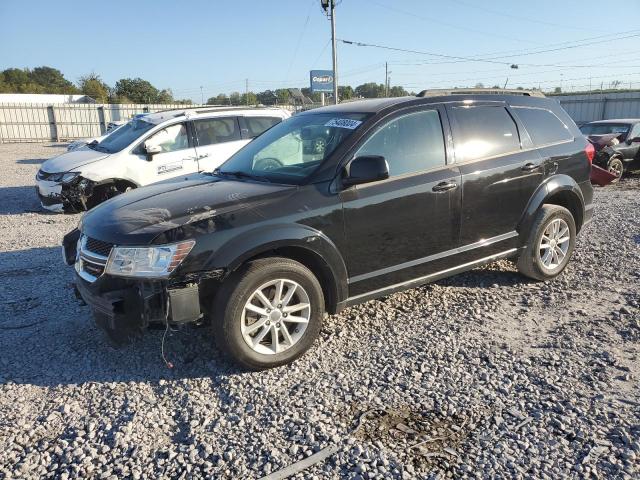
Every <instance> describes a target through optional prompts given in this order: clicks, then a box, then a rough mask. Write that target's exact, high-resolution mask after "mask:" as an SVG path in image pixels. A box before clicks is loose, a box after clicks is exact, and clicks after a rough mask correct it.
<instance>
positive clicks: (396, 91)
mask: <svg viewBox="0 0 640 480" xmlns="http://www.w3.org/2000/svg"><path fill="white" fill-rule="evenodd" d="M407 95H409V92H407V91H406V90H405V89H404V87H401V86H399V85H396V86H395V87H391V88H390V89H389V96H390V97H405V96H407Z"/></svg>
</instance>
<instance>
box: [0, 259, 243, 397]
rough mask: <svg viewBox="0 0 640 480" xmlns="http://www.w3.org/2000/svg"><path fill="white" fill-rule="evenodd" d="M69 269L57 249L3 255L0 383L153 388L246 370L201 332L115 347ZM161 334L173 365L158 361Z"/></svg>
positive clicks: (155, 335)
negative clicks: (148, 385) (157, 384)
mask: <svg viewBox="0 0 640 480" xmlns="http://www.w3.org/2000/svg"><path fill="white" fill-rule="evenodd" d="M72 272H73V270H72V268H71V267H68V266H66V265H64V264H63V263H62V259H61V255H60V249H59V248H55V247H46V248H32V249H27V250H18V251H11V252H0V278H2V286H1V287H0V352H1V353H0V384H2V383H6V382H9V381H10V382H13V383H16V384H29V385H39V386H57V385H66V384H81V383H86V382H101V383H102V382H129V381H145V382H152V383H153V382H157V381H159V380H161V379H167V380H171V379H180V378H211V377H216V376H218V375H224V376H227V375H234V374H242V373H244V372H243V371H242V370H240V369H239V368H238V367H236V366H235V365H233V364H232V363H230V362H228V361H227V360H226V359H225V358H224V357H223V356H222V355H221V354H220V352H219V351H218V350H217V349H216V348H215V346H214V342H213V338H212V336H211V334H210V332H209V330H208V329H206V328H188V329H184V330H179V331H172V330H169V331H168V332H167V334H166V335H164V334H165V331H164V330H163V329H160V330H150V331H148V332H147V333H146V334H145V335H144V336H143V337H142V338H140V339H138V340H135V341H134V342H133V343H132V344H130V345H127V346H124V347H121V348H118V349H116V348H113V347H112V346H110V344H109V342H108V340H107V339H106V336H105V335H104V334H103V333H102V332H101V331H100V330H99V329H98V328H97V327H96V325H95V323H94V321H93V317H92V314H91V311H90V309H89V307H87V306H82V305H81V304H80V302H79V301H78V300H77V299H76V298H75V296H74V293H73V289H72V286H71V284H72V282H73V274H72ZM163 337H164V342H165V343H164V354H165V357H166V359H167V360H168V361H169V362H171V363H172V364H173V368H169V367H168V366H167V364H165V362H164V360H163V359H162V353H161V346H162V341H163Z"/></svg>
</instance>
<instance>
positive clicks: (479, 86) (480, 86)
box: [474, 82, 484, 88]
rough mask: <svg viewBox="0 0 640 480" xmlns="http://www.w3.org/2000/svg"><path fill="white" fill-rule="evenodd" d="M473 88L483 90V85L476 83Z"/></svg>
mask: <svg viewBox="0 0 640 480" xmlns="http://www.w3.org/2000/svg"><path fill="white" fill-rule="evenodd" d="M474 88H484V83H482V82H478V83H476V84H475V86H474Z"/></svg>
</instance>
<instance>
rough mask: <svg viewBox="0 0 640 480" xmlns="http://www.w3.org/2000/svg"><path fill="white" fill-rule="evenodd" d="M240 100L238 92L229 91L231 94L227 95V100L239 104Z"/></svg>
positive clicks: (232, 103)
mask: <svg viewBox="0 0 640 480" xmlns="http://www.w3.org/2000/svg"><path fill="white" fill-rule="evenodd" d="M241 100H242V97H241V96H240V93H239V92H231V95H229V102H230V103H231V105H240V104H241V103H240V102H241Z"/></svg>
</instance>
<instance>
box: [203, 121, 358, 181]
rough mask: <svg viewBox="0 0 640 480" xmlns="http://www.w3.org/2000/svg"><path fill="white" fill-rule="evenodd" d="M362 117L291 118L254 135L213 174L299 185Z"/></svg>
mask: <svg viewBox="0 0 640 480" xmlns="http://www.w3.org/2000/svg"><path fill="white" fill-rule="evenodd" d="M366 117H367V115H366V114H362V113H317V114H305V115H300V116H296V117H292V118H290V119H288V120H285V121H284V122H282V123H279V124H278V125H276V126H274V127H272V128H270V129H269V130H267V131H266V132H265V133H263V134H262V135H260V136H259V137H257V138H256V139H255V140H253V141H252V142H251V143H249V144H248V145H247V146H246V147H244V148H243V149H242V150H240V151H238V152H237V153H236V154H235V155H233V156H232V157H231V158H230V159H229V160H227V161H226V162H225V163H224V164H222V166H221V167H220V168H219V169H217V170H216V171H215V172H214V173H215V174H216V175H235V176H237V177H245V178H254V179H257V180H262V181H269V182H275V183H285V184H292V185H301V184H302V183H304V182H305V180H306V179H307V178H309V176H310V175H311V174H312V173H313V172H314V171H315V170H316V168H317V167H318V166H319V165H320V164H321V163H322V162H323V161H324V160H325V159H326V158H327V157H328V156H329V155H331V153H332V152H333V151H334V150H335V149H336V148H337V147H338V145H340V144H341V143H342V142H344V141H345V139H347V138H348V137H349V136H351V134H352V133H353V132H354V131H355V130H357V129H358V128H359V127H360V125H361V124H362V122H363V121H364V119H365V118H366Z"/></svg>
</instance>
